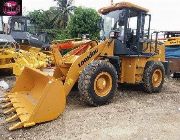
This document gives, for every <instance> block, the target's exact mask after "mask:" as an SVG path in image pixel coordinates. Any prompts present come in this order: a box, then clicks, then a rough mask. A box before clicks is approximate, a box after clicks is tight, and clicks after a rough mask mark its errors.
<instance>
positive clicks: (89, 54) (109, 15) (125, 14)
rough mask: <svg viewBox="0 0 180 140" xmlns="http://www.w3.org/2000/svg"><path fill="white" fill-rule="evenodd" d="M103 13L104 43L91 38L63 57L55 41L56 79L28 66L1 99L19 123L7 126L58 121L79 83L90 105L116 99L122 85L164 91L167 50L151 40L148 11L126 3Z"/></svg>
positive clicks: (9, 115)
mask: <svg viewBox="0 0 180 140" xmlns="http://www.w3.org/2000/svg"><path fill="white" fill-rule="evenodd" d="M99 13H101V14H102V20H101V23H100V24H99V25H101V26H100V27H101V29H102V32H103V34H104V35H103V37H102V38H106V39H105V40H104V41H102V42H101V43H98V44H97V42H96V41H90V42H88V44H87V45H86V47H84V45H83V46H79V47H78V48H75V49H73V50H72V51H70V52H68V53H67V54H66V55H64V56H62V55H61V54H60V53H59V50H58V47H57V45H56V44H53V45H52V47H53V55H54V59H55V63H56V69H55V72H54V75H53V76H52V77H51V76H48V75H47V74H45V73H43V72H41V71H39V70H36V69H32V68H28V67H26V68H25V69H24V71H23V72H22V74H21V75H20V76H19V78H18V79H17V81H16V83H15V85H14V87H13V89H12V90H11V91H10V92H8V93H6V95H5V97H4V99H3V101H2V102H3V105H2V108H3V110H4V114H7V115H8V118H7V119H6V122H15V124H13V125H12V126H10V127H9V130H14V129H18V128H22V127H30V126H33V125H35V124H37V123H42V122H47V121H51V120H54V119H56V118H57V117H58V116H59V115H60V114H62V113H63V111H64V109H65V106H66V96H67V95H68V94H69V93H70V91H71V89H72V88H73V86H74V85H75V84H76V83H78V88H79V92H80V95H81V98H82V99H83V100H84V102H85V103H87V104H89V105H92V106H100V105H103V104H107V103H109V102H110V101H112V99H113V97H114V95H115V93H116V90H117V85H118V83H128V84H142V85H143V88H144V90H145V91H146V92H148V93H157V92H160V91H161V89H162V86H163V83H164V75H165V67H164V65H165V63H166V62H165V56H164V55H165V54H164V53H165V52H164V46H163V45H162V44H159V42H158V41H157V40H151V39H149V36H150V21H151V16H150V15H149V14H148V10H147V9H145V8H142V7H140V6H137V5H134V4H131V3H127V2H123V3H117V4H114V5H112V6H108V7H105V8H102V9H100V10H99ZM145 25H146V26H147V30H146V28H145V27H146V26H145ZM80 50H81V51H80Z"/></svg>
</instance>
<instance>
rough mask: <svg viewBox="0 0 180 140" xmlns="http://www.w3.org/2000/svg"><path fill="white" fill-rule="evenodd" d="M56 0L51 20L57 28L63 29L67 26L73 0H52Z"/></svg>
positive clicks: (72, 7)
mask: <svg viewBox="0 0 180 140" xmlns="http://www.w3.org/2000/svg"><path fill="white" fill-rule="evenodd" d="M54 1H57V5H58V7H56V14H55V15H54V18H53V22H54V25H56V27H57V28H62V29H65V28H66V27H67V24H68V21H69V18H70V16H71V15H72V11H73V10H74V9H75V7H74V6H72V2H73V0H54Z"/></svg>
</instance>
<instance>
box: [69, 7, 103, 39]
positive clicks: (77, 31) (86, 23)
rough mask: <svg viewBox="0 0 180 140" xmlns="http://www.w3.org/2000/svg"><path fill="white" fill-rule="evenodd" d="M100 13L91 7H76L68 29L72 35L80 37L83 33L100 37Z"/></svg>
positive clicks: (92, 37)
mask: <svg viewBox="0 0 180 140" xmlns="http://www.w3.org/2000/svg"><path fill="white" fill-rule="evenodd" d="M99 20H100V16H99V14H98V13H97V12H96V10H94V9H91V8H82V7H78V8H76V9H75V11H74V14H73V15H72V17H71V19H70V21H69V24H68V30H69V33H70V35H71V36H72V37H79V35H82V34H89V35H90V38H91V39H97V38H98V37H99V32H100V29H99V28H98V25H97V23H98V21H99Z"/></svg>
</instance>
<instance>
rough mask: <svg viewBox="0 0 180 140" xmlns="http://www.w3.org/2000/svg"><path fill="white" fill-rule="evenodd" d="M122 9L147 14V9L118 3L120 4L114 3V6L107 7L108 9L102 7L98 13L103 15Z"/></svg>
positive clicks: (126, 3) (128, 3)
mask: <svg viewBox="0 0 180 140" xmlns="http://www.w3.org/2000/svg"><path fill="white" fill-rule="evenodd" d="M124 8H130V9H134V10H136V11H142V12H145V13H147V12H149V10H148V9H146V8H143V7H141V6H138V5H135V4H133V3H130V2H120V3H116V4H113V5H111V6H108V7H103V8H101V9H99V11H98V12H99V13H101V14H103V15H105V14H107V13H109V12H112V11H115V10H122V9H124Z"/></svg>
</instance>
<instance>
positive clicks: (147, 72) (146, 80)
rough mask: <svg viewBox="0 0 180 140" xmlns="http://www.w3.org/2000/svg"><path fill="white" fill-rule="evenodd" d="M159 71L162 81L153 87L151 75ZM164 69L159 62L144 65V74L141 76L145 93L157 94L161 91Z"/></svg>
mask: <svg viewBox="0 0 180 140" xmlns="http://www.w3.org/2000/svg"><path fill="white" fill-rule="evenodd" d="M156 70H159V71H161V74H162V79H161V80H160V82H159V84H158V86H156V87H155V86H154V85H153V73H154V72H155V71H156ZM164 76H165V69H164V65H163V64H162V63H161V62H154V61H149V62H147V63H146V66H145V69H144V74H143V87H144V90H145V91H146V92H147V93H158V92H160V91H161V89H162V86H163V83H164Z"/></svg>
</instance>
